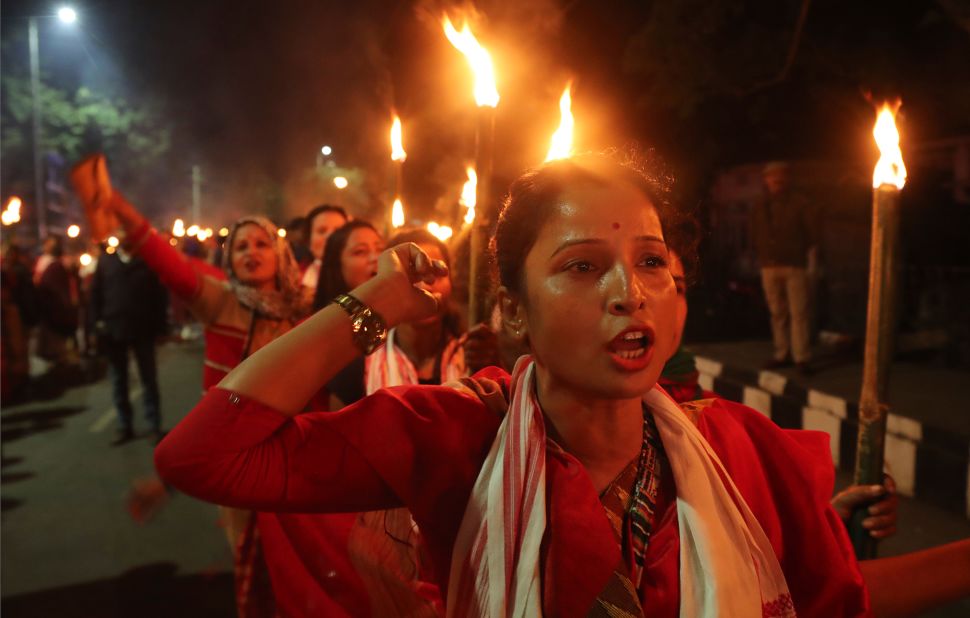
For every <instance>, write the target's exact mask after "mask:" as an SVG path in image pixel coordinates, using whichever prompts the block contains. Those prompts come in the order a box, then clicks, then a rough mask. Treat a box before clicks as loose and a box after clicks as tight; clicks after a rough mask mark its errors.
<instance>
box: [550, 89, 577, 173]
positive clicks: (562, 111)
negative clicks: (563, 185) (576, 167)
mask: <svg viewBox="0 0 970 618" xmlns="http://www.w3.org/2000/svg"><path fill="white" fill-rule="evenodd" d="M569 88H570V87H569V86H568V85H567V86H566V89H565V90H563V92H562V97H561V98H560V99H559V116H560V120H559V128H558V129H556V132H555V133H553V134H552V141H551V142H550V144H549V153H548V154H547V155H546V161H554V160H555V159H568V158H569V157H570V156H572V154H573V126H574V125H575V121H574V120H573V111H572V97H571V96H570V95H569Z"/></svg>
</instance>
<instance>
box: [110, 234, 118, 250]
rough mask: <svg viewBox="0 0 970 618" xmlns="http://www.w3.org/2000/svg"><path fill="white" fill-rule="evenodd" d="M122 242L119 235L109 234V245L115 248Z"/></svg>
mask: <svg viewBox="0 0 970 618" xmlns="http://www.w3.org/2000/svg"><path fill="white" fill-rule="evenodd" d="M119 244H120V242H119V241H118V237H117V236H108V247H110V248H114V247H117V246H118V245H119Z"/></svg>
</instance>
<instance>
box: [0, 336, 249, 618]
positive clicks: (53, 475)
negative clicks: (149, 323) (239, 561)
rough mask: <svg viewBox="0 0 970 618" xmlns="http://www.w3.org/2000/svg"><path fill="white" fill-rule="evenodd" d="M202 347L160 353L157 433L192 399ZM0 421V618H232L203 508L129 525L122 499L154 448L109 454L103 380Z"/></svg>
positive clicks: (166, 512)
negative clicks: (159, 426)
mask: <svg viewBox="0 0 970 618" xmlns="http://www.w3.org/2000/svg"><path fill="white" fill-rule="evenodd" d="M201 349H202V348H201V343H193V344H181V345H175V344H170V345H166V346H163V347H162V348H160V353H159V367H160V371H159V375H160V380H161V389H162V393H163V394H162V410H163V420H164V422H165V424H166V425H167V426H171V425H173V424H174V423H175V422H176V421H177V420H178V418H180V417H181V416H182V415H184V413H185V412H187V411H188V410H189V409H190V408H191V407H192V404H193V403H194V402H195V401H196V400H198V397H199V393H200V389H201V386H200V384H201ZM132 375H137V372H136V371H134V368H133V367H132ZM134 388H135V389H137V388H138V386H137V380H136V381H135V383H134ZM134 403H135V410H136V414H139V413H140V410H141V407H140V401H138V400H135V402H134ZM0 420H2V445H3V467H2V476H3V479H2V501H3V504H2V509H3V510H2V548H3V550H2V581H0V588H2V593H3V607H2V612H3V615H4V616H5V617H10V618H14V617H18V616H19V617H24V616H31V617H32V616H38V617H40V616H45V617H49V616H58V617H65V616H105V617H114V616H118V617H121V616H125V617H128V616H181V617H183V618H189V617H192V616H232V615H233V613H234V612H233V601H232V578H231V571H232V557H231V554H230V552H229V548H228V546H227V544H226V542H225V537H224V536H223V535H222V532H221V530H220V529H219V528H218V527H217V524H216V512H215V508H214V507H212V506H210V505H206V504H203V503H200V502H197V501H195V500H192V499H189V498H186V497H185V496H176V497H174V498H173V499H172V500H171V502H170V503H169V504H168V505H167V506H166V507H165V508H164V509H163V510H162V511H161V512H160V513H159V514H158V516H157V517H156V518H155V519H154V520H153V521H151V522H149V523H147V524H145V525H139V524H136V523H135V522H133V521H132V520H131V519H130V517H129V516H128V514H127V512H126V510H125V506H124V505H125V496H126V494H127V491H128V488H129V487H130V484H131V482H132V480H133V479H136V478H141V477H145V476H148V475H151V474H152V460H151V457H152V446H153V444H152V443H151V442H150V441H149V440H148V439H147V438H142V439H138V440H135V441H133V442H130V443H127V444H125V445H122V446H117V447H113V446H110V443H111V441H112V439H113V438H114V431H115V425H114V413H113V410H112V405H111V395H110V388H109V386H108V382H107V380H106V379H105V380H101V381H100V382H97V383H94V384H91V385H88V386H82V387H78V388H73V389H70V390H68V391H67V392H66V393H64V394H63V395H62V396H61V397H59V398H57V399H53V400H50V401H45V402H31V403H29V404H24V405H19V406H11V407H4V408H3V410H2V414H0ZM137 422H141V424H142V427H141V430H142V433H145V430H146V427H145V425H144V422H143V419H142V417H140V416H139V417H138V418H137V421H136V427H137Z"/></svg>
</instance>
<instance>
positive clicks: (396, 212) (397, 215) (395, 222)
mask: <svg viewBox="0 0 970 618" xmlns="http://www.w3.org/2000/svg"><path fill="white" fill-rule="evenodd" d="M391 225H392V226H394V227H395V228H398V227H402V226H403V225H404V204H403V203H402V202H401V198H399V197H397V198H394V206H392V207H391Z"/></svg>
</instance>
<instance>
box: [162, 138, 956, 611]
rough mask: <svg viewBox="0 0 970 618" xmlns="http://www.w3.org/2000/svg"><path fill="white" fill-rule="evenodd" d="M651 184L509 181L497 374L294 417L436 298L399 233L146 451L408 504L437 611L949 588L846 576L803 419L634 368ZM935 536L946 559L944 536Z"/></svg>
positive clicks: (705, 606) (842, 539) (166, 463)
mask: <svg viewBox="0 0 970 618" xmlns="http://www.w3.org/2000/svg"><path fill="white" fill-rule="evenodd" d="M663 189H664V187H663V186H662V185H661V184H660V183H658V182H656V181H655V180H654V179H652V178H651V177H649V176H645V175H643V174H641V173H638V172H637V171H636V170H634V169H631V168H630V167H627V166H623V165H619V164H617V163H614V162H612V161H611V160H608V159H604V158H600V157H590V158H576V159H571V160H565V161H556V162H551V163H548V164H546V165H544V166H543V167H541V168H539V169H538V170H536V171H533V172H530V173H527V174H526V175H524V176H523V177H521V178H519V179H518V180H517V181H516V182H515V183H514V184H513V186H512V188H511V193H510V196H509V198H508V199H507V201H506V204H505V206H504V209H503V212H502V214H501V216H500V220H499V224H498V228H497V230H496V233H495V238H494V248H495V260H496V263H497V266H498V271H499V276H500V282H501V286H502V287H501V288H500V290H499V292H498V298H499V303H500V307H501V312H502V319H503V327H504V328H505V329H506V330H507V331H508V332H509V333H510V335H511V336H513V337H517V338H518V339H520V340H521V341H527V342H528V346H529V349H530V351H531V355H530V356H525V357H523V358H521V359H520V360H519V362H518V363H517V365H516V367H515V370H514V371H513V373H512V375H511V376H509V375H508V374H505V373H504V372H502V371H500V370H486V371H483V372H480V373H479V374H477V375H476V378H475V379H466V380H463V381H461V382H458V383H454V384H451V385H443V386H425V385H409V386H402V387H395V388H388V389H382V390H378V391H377V392H375V393H374V394H372V395H369V396H368V397H365V398H364V399H362V400H360V401H358V402H357V403H356V404H353V405H351V406H349V407H347V408H345V409H344V410H342V411H340V412H339V413H336V414H332V413H331V414H313V413H310V414H302V415H299V416H297V413H298V412H300V411H301V410H302V409H303V408H304V406H305V405H306V403H307V401H308V400H309V399H310V398H311V397H312V396H313V394H314V393H315V392H316V391H317V390H318V389H319V388H320V387H321V386H322V385H323V384H325V383H326V382H327V381H328V380H329V379H330V378H331V377H332V376H334V375H335V374H336V373H337V372H338V371H339V370H340V369H341V368H342V367H343V366H345V365H347V364H348V363H349V362H351V361H352V360H354V359H355V358H356V357H358V356H359V355H360V354H362V353H363V354H368V353H371V352H373V351H374V350H375V349H377V348H378V347H379V346H380V345H381V344H382V343H383V342H384V341H385V339H386V336H387V330H388V328H393V327H395V326H397V325H399V324H402V323H406V322H413V321H415V320H421V319H423V318H426V317H428V316H431V315H433V314H434V313H435V312H436V311H437V301H436V299H435V297H434V296H433V295H432V294H430V293H429V292H428V291H427V290H426V289H424V288H423V287H422V286H421V285H420V283H421V282H424V283H428V284H431V283H433V282H434V281H435V280H436V279H438V278H440V277H443V276H445V275H446V274H447V268H446V267H445V265H444V264H443V263H441V262H440V261H437V260H431V259H430V258H429V257H428V256H427V254H426V253H425V252H423V251H422V250H420V249H419V248H418V247H417V246H416V245H414V244H407V245H399V246H396V247H393V248H391V249H390V250H388V251H386V252H385V253H384V254H382V256H381V259H380V261H379V264H378V274H377V276H376V277H374V278H373V279H370V280H369V281H367V282H366V283H364V284H362V285H360V286H358V287H357V288H355V289H353V290H352V291H351V292H350V293H349V294H344V295H341V296H338V297H337V298H336V299H334V302H333V304H331V305H328V306H327V307H325V308H323V309H322V310H320V311H318V312H317V313H316V314H315V315H314V316H312V317H311V318H309V319H308V320H306V321H305V322H304V323H303V324H301V325H300V326H299V327H297V328H296V329H294V330H293V331H291V332H289V333H287V334H286V335H284V336H282V337H280V338H279V339H277V340H276V341H274V342H273V343H272V344H270V345H268V346H266V347H265V348H263V349H262V350H260V352H259V353H257V354H255V355H253V356H252V357H250V358H249V359H247V360H246V361H245V362H244V363H242V364H241V365H240V366H239V367H237V368H236V369H235V370H234V371H232V372H231V373H230V374H229V375H228V376H226V378H225V379H224V380H223V381H222V382H221V383H220V385H219V388H216V389H212V390H211V391H210V392H209V393H208V394H207V395H206V397H205V398H204V399H203V400H202V401H201V402H200V403H199V404H198V406H197V407H196V408H195V409H194V410H193V411H192V412H191V413H190V414H189V415H188V416H187V417H186V418H185V420H183V421H182V423H180V424H179V425H178V426H177V427H176V428H175V429H174V430H173V431H172V432H171V433H170V434H169V436H168V437H167V438H166V439H165V440H164V441H163V442H162V444H161V445H160V446H159V448H158V449H157V450H156V454H155V457H156V466H157V468H158V469H159V471H160V473H161V474H162V475H163V476H164V477H165V478H166V479H168V480H169V481H170V482H171V483H172V484H174V485H176V486H177V487H180V488H181V489H183V490H184V491H186V492H187V493H190V494H192V495H195V496H198V497H200V498H202V499H205V500H210V501H214V502H218V503H224V504H233V505H236V506H240V507H245V508H259V509H275V510H289V511H319V512H330V511H364V510H375V509H388V508H393V507H398V506H406V507H408V508H409V509H410V511H411V513H412V514H413V516H414V519H415V521H416V522H417V524H418V525H419V526H420V529H421V533H422V538H423V541H424V543H425V545H426V547H427V550H428V554H429V556H430V559H431V561H432V564H433V572H434V577H435V579H436V583H437V584H438V585H439V587H440V589H441V593H442V596H443V598H445V599H446V611H447V613H448V615H450V616H506V615H516V616H538V615H542V614H546V615H552V616H585V615H594V616H597V615H598V616H607V615H609V616H615V615H632V616H641V615H644V614H649V615H657V616H677V615H681V616H713V615H725V616H794V615H795V612H796V611H797V612H798V613H800V614H802V615H804V616H853V615H866V614H868V613H869V612H870V593H871V595H872V599H871V600H872V604H873V605H874V606H876V607H878V608H882V607H884V606H885V607H890V608H894V609H899V608H907V609H913V608H917V609H918V608H919V607H921V605H920V603H924V602H927V601H928V600H938V599H942V598H946V597H947V596H952V595H954V594H960V593H965V592H966V590H967V586H968V581H967V580H968V578H970V575H968V573H970V568H962V569H961V573H959V574H954V573H953V571H954V570H955V569H954V568H953V567H952V566H950V565H948V570H947V571H946V572H943V573H941V569H939V568H935V569H934V568H931V567H933V566H940V565H941V558H940V556H939V555H938V554H934V555H932V556H930V557H929V558H921V557H919V556H917V558H916V562H915V563H914V562H908V564H910V565H913V564H918V567H919V568H914V569H913V570H912V573H911V574H910V575H909V577H910V579H912V578H913V577H917V578H918V579H920V581H919V582H914V583H916V584H918V585H913V586H901V585H899V582H898V580H894V578H895V577H897V576H898V574H899V572H900V570H899V566H900V565H899V563H898V562H897V563H892V562H887V563H886V564H884V565H876V567H874V568H872V569H870V570H869V571H867V572H866V573H865V576H864V574H863V572H862V571H860V569H859V566H858V564H857V563H856V562H855V560H854V559H853V558H852V556H851V548H850V546H849V542H848V538H847V536H846V533H845V531H844V529H843V528H842V524H841V522H840V521H839V519H838V517H837V516H836V515H835V513H834V511H833V510H832V509H831V507H830V506H829V505H828V502H827V501H828V497H829V495H830V493H831V489H832V481H833V479H832V466H831V459H830V454H829V450H828V445H827V443H826V440H827V437H826V436H825V435H824V434H819V433H816V432H804V431H785V430H782V429H780V428H778V427H777V426H776V425H774V424H772V423H771V422H770V421H769V420H768V419H766V418H765V417H764V416H763V415H761V414H759V413H757V412H755V411H753V410H751V409H749V408H746V407H744V406H741V405H737V404H731V403H729V402H724V401H707V402H705V403H703V404H698V405H689V404H688V405H683V406H678V404H676V403H675V402H674V401H673V400H672V399H670V398H669V397H668V396H667V395H666V394H665V393H664V392H663V391H662V390H661V389H659V388H656V383H657V379H658V377H659V376H660V372H661V369H662V367H663V365H664V363H665V362H666V360H667V359H668V358H669V357H670V356H671V354H672V352H673V350H674V345H675V339H676V330H677V318H676V303H677V301H676V298H677V293H676V288H675V285H674V281H673V278H672V277H671V274H670V271H669V269H668V266H667V259H668V257H667V256H668V242H671V240H672V239H669V238H668V237H667V235H666V231H667V230H668V229H675V226H674V225H672V224H671V221H672V218H673V217H674V215H673V214H672V210H671V208H670V205H669V204H668V200H667V194H666V193H665V191H664V190H663ZM944 553H945V557H946V558H947V559H949V560H951V565H952V564H953V562H952V561H957V560H959V561H961V562H959V564H961V565H962V566H970V565H968V563H970V558H968V556H967V554H968V552H967V549H966V545H965V544H964V545H957V546H956V547H955V548H950V549H949V550H946V551H945V552H944ZM890 560H892V559H890ZM875 562H879V561H875ZM904 562H905V561H904ZM870 564H871V563H870ZM867 583H868V584H869V587H868V588H869V590H868V593H867V585H866V584H867ZM893 594H895V595H896V596H895V598H891V599H890V595H893ZM884 604H886V605H884ZM907 604H908V605H907Z"/></svg>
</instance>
